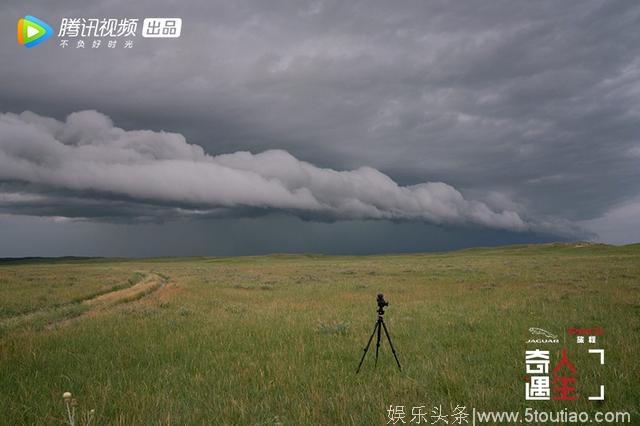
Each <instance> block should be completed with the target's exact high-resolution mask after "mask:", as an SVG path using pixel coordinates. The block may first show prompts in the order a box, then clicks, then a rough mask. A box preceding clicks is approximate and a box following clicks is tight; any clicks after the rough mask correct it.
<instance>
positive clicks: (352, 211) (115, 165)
mask: <svg viewBox="0 0 640 426" xmlns="http://www.w3.org/2000/svg"><path fill="white" fill-rule="evenodd" d="M0 182H5V183H7V184H9V183H13V186H8V187H6V188H5V190H4V192H3V193H0V205H2V206H3V209H4V211H12V210H13V211H14V212H20V211H21V210H20V209H21V207H22V208H23V210H22V212H28V210H24V206H25V205H26V206H34V205H40V206H41V207H42V205H45V206H46V205H48V204H49V206H48V207H49V209H44V208H43V209H41V210H40V212H41V214H42V212H44V211H46V212H47V213H46V214H48V215H51V216H66V215H67V214H66V213H65V212H67V211H68V205H67V204H72V205H74V203H75V205H78V203H81V202H83V200H84V203H85V206H84V208H86V205H87V204H88V203H94V204H97V206H95V207H96V208H95V209H94V213H95V215H96V216H99V213H98V212H99V209H100V200H102V199H103V200H104V202H105V203H106V204H109V205H112V203H113V201H114V199H115V200H119V201H120V202H121V203H124V204H125V205H129V206H130V207H131V205H134V204H135V203H136V202H141V203H145V204H154V203H155V204H158V206H159V208H161V209H169V210H172V211H173V212H174V213H175V212H177V211H180V212H182V214H216V213H217V212H218V211H219V210H220V209H222V211H224V210H225V209H238V210H241V209H243V208H256V209H275V210H281V211H287V212H291V213H294V214H297V215H300V216H302V217H308V218H318V219H330V220H340V219H391V220H417V221H426V222H429V223H434V224H471V225H480V226H484V227H491V228H497V229H506V230H514V231H532V230H533V231H540V230H544V231H557V232H562V231H567V230H566V229H565V230H563V229H561V227H559V226H558V225H557V224H549V223H546V224H545V223H540V222H537V221H526V220H524V219H523V218H522V217H521V216H520V214H519V213H518V212H516V211H513V210H499V211H496V210H492V209H491V208H490V207H489V206H488V205H487V204H485V203H483V202H479V201H471V200H467V199H465V198H464V197H463V196H462V194H461V193H460V192H458V191H457V190H456V189H455V188H453V187H452V186H450V185H447V184H445V183H442V182H429V183H420V184H417V185H410V186H399V185H398V184H397V183H396V182H394V181H393V180H392V179H391V178H389V177H388V176H386V175H385V174H383V173H381V172H379V171H378V170H375V169H373V168H371V167H361V168H359V169H357V170H351V171H336V170H332V169H328V168H319V167H316V166H314V165H313V164H310V163H308V162H305V161H300V160H298V159H296V158H295V157H293V156H292V155H290V154H289V153H287V152H286V151H283V150H269V151H265V152H262V153H259V154H252V153H249V152H235V153H233V154H224V155H218V156H211V155H208V154H207V153H206V152H205V151H204V150H203V149H202V148H201V147H200V146H197V145H193V144H189V143H187V141H186V140H185V138H184V137H183V136H182V135H180V134H177V133H166V132H152V131H148V130H133V131H125V130H123V129H121V128H118V127H115V126H114V125H113V123H112V121H111V120H110V118H109V117H107V116H105V115H103V114H101V113H98V112H95V111H81V112H76V113H73V114H71V115H69V117H68V118H67V120H66V121H65V122H60V121H57V120H54V119H52V118H47V117H42V116H39V115H36V114H33V113H31V112H24V113H22V114H19V115H16V114H13V113H6V114H2V115H0ZM20 184H23V185H26V186H23V187H20ZM16 185H18V186H17V187H16ZM8 188H13V190H9V189H8ZM16 188H21V189H20V190H16ZM56 192H57V193H58V194H59V195H58V196H54V195H52V193H54V194H55V193H56ZM87 200H89V201H87ZM78 207H79V211H82V210H83V206H80V205H78ZM121 207H122V206H121ZM110 211H111V209H105V210H104V212H105V213H104V215H105V216H108V215H109V212H110ZM136 211H137V210H136V209H135V208H134V207H131V208H130V211H129V214H131V215H134V216H135V215H136V213H135V212H136ZM37 212H38V210H37V209H36V210H34V214H37ZM138 214H140V213H138Z"/></svg>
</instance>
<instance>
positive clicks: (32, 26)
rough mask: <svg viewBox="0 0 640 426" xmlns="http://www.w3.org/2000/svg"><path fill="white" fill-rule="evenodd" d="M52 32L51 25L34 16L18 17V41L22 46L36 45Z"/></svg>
mask: <svg viewBox="0 0 640 426" xmlns="http://www.w3.org/2000/svg"><path fill="white" fill-rule="evenodd" d="M52 34H53V29H52V28H51V26H50V25H49V24H47V23H46V22H44V21H43V20H41V19H38V18H36V17H35V16H31V15H26V16H25V17H24V18H20V19H18V43H19V44H21V45H23V46H24V47H33V46H36V45H38V44H40V43H42V42H43V41H45V40H46V39H48V38H49V37H51V35H52Z"/></svg>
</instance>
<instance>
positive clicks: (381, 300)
mask: <svg viewBox="0 0 640 426" xmlns="http://www.w3.org/2000/svg"><path fill="white" fill-rule="evenodd" d="M376 302H378V321H376V325H375V327H373V333H371V337H369V341H368V342H367V346H365V347H364V353H363V354H362V358H360V364H358V369H357V370H356V374H358V373H359V372H360V367H362V363H363V362H364V357H365V356H366V355H367V351H368V350H369V346H370V345H371V341H372V340H373V336H375V335H376V334H377V335H378V338H377V340H376V363H375V365H376V366H377V365H378V351H379V350H380V338H381V336H382V331H383V330H384V334H385V336H387V340H388V341H389V346H391V352H393V357H394V358H395V360H396V364H398V370H400V371H402V367H401V366H400V361H399V360H398V355H397V354H396V348H394V347H393V343H391V336H389V330H387V326H386V325H385V323H384V317H383V315H384V308H385V306H389V302H387V301H386V300H384V294H382V293H378V296H377V297H376Z"/></svg>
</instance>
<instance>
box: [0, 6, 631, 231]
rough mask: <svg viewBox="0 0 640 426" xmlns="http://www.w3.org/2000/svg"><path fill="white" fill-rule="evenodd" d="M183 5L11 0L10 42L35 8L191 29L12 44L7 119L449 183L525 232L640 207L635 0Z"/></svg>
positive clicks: (6, 67)
mask: <svg viewBox="0 0 640 426" xmlns="http://www.w3.org/2000/svg"><path fill="white" fill-rule="evenodd" d="M187 3H188V4H187ZM187 3H181V4H180V7H179V8H177V7H176V6H175V4H173V3H169V2H150V1H149V2H146V1H141V2H135V4H131V2H129V3H127V2H123V1H115V0H112V1H104V2H100V3H95V4H93V5H88V4H86V2H79V1H78V2H73V1H67V2H56V3H55V4H53V3H51V2H41V3H40V5H39V6H34V5H30V6H29V7H30V10H28V11H26V10H24V5H23V3H20V2H13V1H12V2H8V3H4V4H3V5H2V6H0V12H1V13H0V16H1V17H2V18H0V19H1V23H2V26H3V27H4V28H11V29H12V31H13V26H14V25H15V19H16V18H17V17H18V16H20V15H23V14H25V13H33V14H36V15H38V16H39V17H41V18H43V19H48V20H50V21H52V22H53V23H56V24H57V23H59V20H60V18H61V17H63V16H87V17H90V16H137V17H145V16H181V17H182V18H183V20H184V35H183V37H182V38H180V39H178V40H173V41H158V40H142V39H138V40H136V46H135V47H134V49H131V50H130V51H128V50H124V49H115V50H113V51H108V50H106V49H104V50H98V51H91V50H85V51H81V50H78V49H67V50H64V49H61V48H58V47H56V46H55V45H54V42H53V41H50V42H49V43H48V44H47V45H42V46H39V47H38V49H37V51H36V49H31V50H29V49H23V48H20V47H18V46H16V45H15V43H14V42H13V40H11V38H12V36H11V35H7V36H6V37H3V38H2V40H0V55H2V58H3V61H2V68H0V77H1V80H2V81H3V84H2V86H0V109H2V110H3V111H12V112H22V111H24V110H31V111H35V112H39V113H41V114H44V115H48V116H54V117H56V118H58V119H59V120H64V119H65V117H66V116H67V115H68V114H69V113H71V112H73V111H78V110H82V109H97V110H100V111H103V112H105V113H107V114H108V115H109V116H111V117H112V118H113V119H114V120H115V121H116V123H118V125H120V126H122V127H124V128H127V129H152V130H160V129H164V130H167V131H172V132H179V133H181V134H183V135H185V137H186V139H187V140H188V142H189V143H190V144H197V145H201V146H202V147H203V148H204V150H205V151H206V152H208V153H210V154H223V153H230V152H236V151H242V150H250V151H252V152H263V151H267V150H270V149H282V150H286V151H287V152H289V153H290V154H291V155H292V156H293V158H294V160H296V161H302V160H304V161H306V162H309V163H311V164H315V165H317V166H319V167H324V168H331V169H336V170H345V169H347V170H358V169H359V168H361V167H363V166H370V167H373V168H375V169H377V170H380V171H381V172H382V173H384V174H386V175H388V176H389V177H390V178H392V179H393V180H394V181H396V182H398V183H399V184H400V187H404V186H407V185H415V184H418V183H420V182H425V181H428V182H434V181H442V182H446V183H447V184H449V185H451V186H452V187H455V188H457V191H459V192H460V193H461V194H464V198H465V199H478V200H483V203H484V205H485V206H487V208H488V209H489V210H490V211H493V212H500V211H503V210H507V211H513V212H515V213H516V214H518V215H519V216H525V215H526V216H527V217H526V218H521V219H523V221H525V222H527V223H528V222H529V221H531V220H533V219H532V218H540V217H548V216H551V217H555V218H562V219H563V220H564V221H565V223H570V222H575V221H583V220H584V221H585V223H587V224H592V223H594V222H591V221H593V220H596V219H599V218H600V219H601V220H600V221H599V222H597V223H598V227H597V228H598V229H597V230H598V232H599V233H600V234H601V235H605V236H606V234H607V223H609V222H608V219H607V218H611V217H617V216H615V215H612V214H609V213H610V212H615V211H618V210H616V209H620V208H621V207H620V206H627V205H629V203H633V200H637V199H638V196H640V185H639V184H638V183H639V182H640V168H639V167H638V163H639V162H640V156H639V155H638V152H639V151H640V141H638V135H639V134H640V125H639V123H640V105H639V100H640V85H639V81H640V59H639V58H640V32H638V31H637V28H638V25H639V24H640V5H638V4H637V2H634V1H563V2H557V1H546V2H545V1H541V2H528V1H493V0H492V1H484V2H473V3H471V2H469V3H467V2H451V1H413V2H403V3H402V4H399V3H397V2H376V1H374V2H371V1H362V2H360V1H352V2H338V1H333V2H332V1H316V2H299V1H277V2H261V1H234V2H209V1H207V2H204V1H202V2H201V1H192V2H187ZM203 11H210V12H207V13H205V12H203ZM4 58H7V59H6V60H4ZM298 159H300V160H298ZM147 201H148V200H145V203H146V202H147ZM156 201H157V200H156ZM137 202H142V201H141V200H138V201H137ZM154 202H155V201H154ZM143 204H144V203H143ZM187 207H190V206H187ZM191 207H192V206H191ZM167 208H168V209H170V208H171V206H169V207H167ZM123 215H124V214H123ZM125 216H126V215H125ZM625 217H627V220H628V225H629V227H632V226H633V225H636V226H635V227H636V228H640V227H639V226H637V225H638V222H637V219H636V220H634V219H629V217H630V216H625ZM537 220H538V221H541V220H540V219H537ZM558 221H559V220H558V219H554V223H557V222H558ZM616 226H618V224H616Z"/></svg>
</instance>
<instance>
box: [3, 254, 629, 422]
mask: <svg viewBox="0 0 640 426" xmlns="http://www.w3.org/2000/svg"><path fill="white" fill-rule="evenodd" d="M378 292H383V293H385V295H386V297H387V299H388V300H389V301H390V303H391V305H390V306H389V308H388V309H387V313H386V315H385V320H386V322H387V325H388V327H389V330H390V332H391V336H392V338H393V341H394V344H395V346H396V348H397V350H398V354H399V357H400V361H401V362H402V365H403V371H402V372H399V371H397V368H396V366H395V364H394V362H393V358H392V354H391V351H390V350H389V347H388V346H387V345H386V342H383V346H382V348H381V353H380V360H379V362H378V366H377V368H376V369H374V368H373V359H374V353H373V352H374V351H373V350H371V351H370V352H369V354H368V355H367V359H366V360H365V364H364V366H363V370H362V371H361V372H360V374H358V375H355V374H354V373H355V369H356V366H357V364H358V361H359V358H360V356H361V354H362V348H363V346H364V344H365V343H366V341H367V339H368V337H369V335H370V333H371V331H372V329H373V326H374V324H375V320H376V313H375V309H376V306H375V296H376V293H378ZM572 326H573V327H582V328H586V327H595V326H600V327H603V328H604V330H605V334H604V336H602V337H601V338H600V341H599V342H598V344H597V345H592V346H591V347H599V348H604V349H605V351H606V364H605V365H604V366H601V365H599V364H598V363H597V362H594V359H593V358H594V357H593V355H589V354H588V353H587V349H588V348H589V345H588V344H583V345H580V344H577V343H576V342H575V338H573V337H570V336H568V335H567V334H566V329H567V328H568V327H572ZM529 327H540V328H544V329H546V330H549V331H551V332H553V333H555V334H558V335H559V336H560V340H561V343H560V344H546V345H545V344H542V345H539V346H540V347H541V348H542V349H550V350H551V357H552V364H554V363H555V362H556V361H557V360H558V359H559V358H558V356H559V352H560V349H561V348H562V347H567V348H568V350H569V354H570V356H571V360H572V361H573V362H574V364H575V365H576V368H577V369H578V386H579V390H581V391H580V392H579V393H580V398H579V399H578V400H577V401H573V402H566V401H550V402H546V401H525V398H524V376H525V367H524V352H525V349H534V348H535V347H532V346H531V345H527V344H526V343H525V342H526V340H527V339H528V338H529V337H530V335H529V332H528V329H529ZM534 346H535V345H534ZM372 349H373V348H372ZM639 354H640V245H633V246H624V247H611V246H605V245H592V244H549V245H532V246H511V247H504V248H494V249H471V250H463V251H458V252H452V253H435V254H415V255H388V256H320V255H272V256H259V257H236V258H167V259H147V260H126V259H88V260H78V259H61V260H32V261H24V262H0V413H1V414H0V423H5V424H47V425H48V424H62V423H63V418H64V417H63V416H64V405H63V400H62V393H63V392H65V391H70V392H72V393H73V395H74V397H75V398H76V399H77V403H78V406H77V408H78V410H79V411H80V412H82V411H87V410H89V409H95V413H96V417H95V421H94V423H95V424H122V425H125V424H126V425H146V424H150V425H157V424H176V425H178V424H179V425H192V424H193V425H196V424H239V425H257V424H286V425H302V424H309V425H325V424H326V425H336V424H357V425H374V424H386V422H387V417H386V415H387V413H386V409H387V408H388V406H389V405H403V406H405V407H406V408H405V410H406V411H408V412H409V413H410V412H411V407H413V406H419V405H424V406H426V410H425V411H427V412H430V410H431V408H432V407H433V406H435V405H442V407H443V412H445V413H447V412H450V411H451V410H450V408H451V407H452V406H456V405H464V406H466V407H467V410H468V411H470V410H471V408H472V407H475V408H476V409H478V410H524V409H525V408H526V407H533V408H536V409H538V410H546V411H558V410H562V409H564V408H568V409H570V410H577V411H587V412H590V413H593V412H595V411H628V412H630V413H631V416H632V420H634V422H635V424H639V423H640V412H639V410H640V409H639V401H640V366H639V363H638V358H639ZM552 366H553V365H552ZM599 384H605V386H606V395H607V397H606V400H605V401H604V402H594V401H588V400H587V394H589V393H597V392H596V390H597V388H598V385H599ZM590 390H594V392H590ZM410 419H411V416H410V415H409V416H408V417H407V418H406V422H407V424H410V422H409V421H410ZM450 424H451V422H450Z"/></svg>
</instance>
